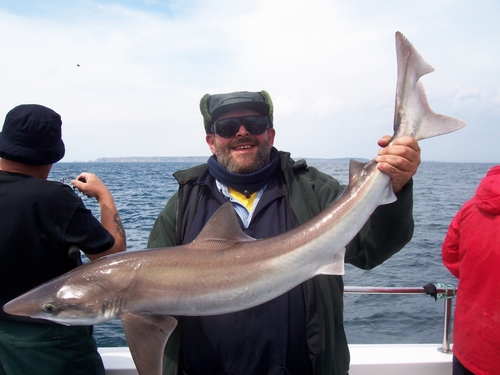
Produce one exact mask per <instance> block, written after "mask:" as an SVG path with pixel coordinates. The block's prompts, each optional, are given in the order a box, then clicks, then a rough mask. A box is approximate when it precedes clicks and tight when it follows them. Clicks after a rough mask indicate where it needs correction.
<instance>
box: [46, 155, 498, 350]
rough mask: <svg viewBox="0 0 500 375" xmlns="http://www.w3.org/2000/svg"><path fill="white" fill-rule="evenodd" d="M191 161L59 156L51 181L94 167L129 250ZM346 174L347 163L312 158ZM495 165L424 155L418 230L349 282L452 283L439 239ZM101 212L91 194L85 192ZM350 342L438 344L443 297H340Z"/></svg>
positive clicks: (110, 326)
mask: <svg viewBox="0 0 500 375" xmlns="http://www.w3.org/2000/svg"><path fill="white" fill-rule="evenodd" d="M195 164H196V163H180V162H175V163H174V162H165V163H139V162H138V163H118V162H111V163H57V164H55V165H54V166H53V169H52V172H51V174H50V176H49V179H51V180H62V179H65V178H74V177H76V176H77V175H78V174H79V173H80V172H83V171H87V172H91V173H95V174H97V175H98V176H99V177H100V178H101V180H102V181H103V182H104V183H105V184H106V186H107V187H108V188H109V190H110V191H111V193H112V194H113V196H114V198H115V202H116V205H117V207H118V210H119V213H120V217H121V219H122V222H123V225H124V227H125V230H126V232H127V249H128V250H131V249H134V250H136V249H144V248H145V247H146V243H147V239H148V236H149V232H150V230H151V227H152V225H153V223H154V221H155V219H156V217H157V216H158V214H159V213H160V211H161V210H162V209H163V207H164V206H165V204H166V202H167V200H168V199H169V198H170V197H171V196H172V194H174V193H175V191H176V190H177V183H176V181H175V179H174V178H173V176H172V174H173V172H175V171H176V170H179V169H186V168H189V167H190V166H192V165H195ZM310 164H311V165H314V166H316V167H318V168H319V169H320V170H322V171H324V172H326V173H329V174H331V175H333V176H334V177H335V178H337V179H338V180H339V181H340V182H341V183H343V184H346V183H347V181H348V178H349V177H348V175H349V173H348V169H349V167H348V162H346V161H336V160H321V161H318V162H314V163H310ZM493 165H494V164H476V163H434V162H424V163H422V164H421V166H420V167H419V170H418V172H417V174H416V175H415V177H414V193H413V195H414V218H415V232H414V235H413V239H412V241H411V242H410V243H409V244H407V245H406V246H405V247H404V248H403V249H402V250H401V251H400V252H399V253H397V254H395V255H394V256H393V257H391V258H390V259H389V260H387V261H386V262H385V263H383V264H382V265H380V266H378V267H376V268H374V269H373V270H360V269H357V268H356V267H353V266H350V265H346V274H345V276H344V281H345V285H346V286H374V287H423V286H424V285H426V284H428V283H444V284H452V285H455V286H456V285H457V280H456V279H455V278H454V277H453V276H452V275H451V274H450V273H449V272H448V270H447V269H446V268H445V267H444V266H443V264H442V262H441V244H442V241H443V239H444V237H445V235H446V231H447V229H448V225H449V223H450V221H451V220H452V218H453V216H454V215H455V213H456V212H457V211H458V210H459V209H460V207H461V206H462V204H463V203H465V201H467V200H468V199H469V198H471V197H472V195H473V194H474V192H475V190H476V188H477V185H478V183H479V181H480V180H481V178H482V177H483V176H484V175H485V174H486V172H487V171H488V170H489V168H491V167H492V166H493ZM82 199H83V201H84V202H85V204H86V206H87V207H88V208H89V209H91V210H92V212H93V213H94V214H95V215H96V217H99V208H98V204H97V202H96V201H95V199H89V198H86V197H83V196H82ZM344 303H345V306H344V308H345V309H344V318H345V328H346V332H347V338H348V341H349V342H350V343H352V344H372V343H440V342H441V341H442V339H443V310H444V303H443V300H438V301H435V300H434V298H432V297H430V296H426V295H358V294H356V295H353V294H346V295H345V298H344ZM94 332H95V337H96V340H97V343H98V345H99V346H126V345H127V343H126V340H125V336H124V334H123V330H122V327H121V323H120V321H119V320H112V321H110V322H107V323H104V324H101V325H97V326H95V331H94Z"/></svg>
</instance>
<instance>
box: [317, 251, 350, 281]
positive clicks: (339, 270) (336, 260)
mask: <svg viewBox="0 0 500 375" xmlns="http://www.w3.org/2000/svg"><path fill="white" fill-rule="evenodd" d="M344 257H345V247H343V248H342V250H340V251H339V252H338V253H337V254H335V256H334V257H333V261H332V262H331V263H329V264H327V265H326V266H323V267H321V268H320V269H319V270H318V272H316V275H343V274H344V273H345V270H344Z"/></svg>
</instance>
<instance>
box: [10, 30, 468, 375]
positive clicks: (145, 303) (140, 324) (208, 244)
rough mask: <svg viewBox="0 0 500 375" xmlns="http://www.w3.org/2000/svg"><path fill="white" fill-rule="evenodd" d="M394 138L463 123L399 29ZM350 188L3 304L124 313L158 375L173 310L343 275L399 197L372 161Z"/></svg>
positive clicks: (60, 315)
mask: <svg viewBox="0 0 500 375" xmlns="http://www.w3.org/2000/svg"><path fill="white" fill-rule="evenodd" d="M396 50H397V59H398V81H397V90H396V91H397V94H396V111H395V119H394V138H397V137H400V136H405V135H411V136H413V137H415V138H416V139H423V138H427V137H431V136H436V135H440V134H445V133H448V132H451V131H454V130H457V129H460V128H461V127H463V126H465V123H464V122H463V121H461V120H457V119H453V118H450V117H446V116H442V115H437V114H435V113H434V112H432V111H431V109H430V108H429V105H428V104H427V100H426V97H425V93H424V91H423V86H422V84H421V83H420V82H419V81H418V79H419V78H420V77H421V76H422V75H423V74H426V73H429V72H431V71H432V67H430V65H428V64H427V63H426V62H425V61H424V60H423V59H422V57H421V56H420V55H419V54H418V52H417V51H416V50H415V49H414V48H413V46H412V45H411V44H410V43H409V41H408V40H407V39H406V38H405V37H404V36H403V35H402V34H401V33H399V32H398V33H396ZM349 175H350V181H349V186H348V187H347V189H346V190H345V192H344V193H343V194H342V196H341V197H340V198H339V199H338V200H337V201H336V202H334V204H333V205H331V206H330V207H329V208H327V209H326V210H324V211H323V212H322V213H320V214H319V215H317V216H316V217H314V218H313V219H311V220H310V221H309V222H307V223H305V224H303V225H301V226H299V227H297V228H295V229H293V230H291V231H289V232H286V233H283V234H281V235H278V236H275V237H271V238H267V239H262V240H256V239H253V238H251V237H248V236H247V235H246V234H244V233H243V232H242V231H241V229H240V227H239V224H238V220H237V218H236V214H235V212H234V209H233V208H232V205H231V203H226V204H225V205H223V206H222V207H221V208H220V209H219V210H218V211H217V212H216V213H215V214H214V215H213V217H212V218H211V219H210V220H209V222H208V223H207V224H206V226H205V227H204V229H203V230H202V232H201V233H200V234H199V235H198V237H197V238H196V239H195V240H194V241H193V242H191V243H189V244H187V245H182V246H175V247H171V248H162V249H149V250H141V251H127V252H125V253H120V254H115V255H111V256H107V257H103V258H101V259H98V260H95V261H92V262H90V263H87V264H85V265H83V266H81V267H78V268H76V269H75V270H73V271H71V272H69V273H67V274H65V275H62V276H60V277H58V278H56V279H54V280H52V281H49V282H47V283H45V284H43V285H41V286H39V287H37V288H35V289H33V290H31V291H29V292H27V293H25V294H24V295H22V296H20V297H18V298H16V299H14V300H12V301H10V302H9V303H7V304H6V305H5V306H4V311H5V312H7V313H9V314H13V315H19V316H28V317H32V318H38V319H46V320H50V321H52V322H57V323H60V324H66V325H92V324H98V323H102V322H105V321H107V320H110V319H113V318H117V317H118V318H120V319H121V321H122V324H123V327H124V331H125V335H126V338H127V341H128V344H129V347H130V351H131V353H132V357H133V359H134V361H135V364H136V367H137V369H138V371H139V373H140V374H141V375H160V374H161V368H162V353H163V348H164V346H165V344H166V342H167V340H168V337H169V335H170V334H171V332H172V331H173V330H174V328H175V326H176V324H177V321H176V320H175V319H174V318H173V317H172V316H176V315H181V316H182V315H184V316H186V315H191V316H193V315H214V314H224V313H230V312H234V311H239V310H243V309H247V308H250V307H253V306H256V305H259V304H261V303H264V302H266V301H269V300H271V299H273V298H275V297H277V296H279V295H281V294H283V293H285V292H287V291H288V290H290V289H292V288H293V287H295V286H296V285H299V284H300V283H302V282H304V281H306V280H308V279H310V278H312V277H314V276H316V275H319V274H335V275H339V274H343V272H344V252H345V246H346V245H347V244H348V243H349V242H350V241H351V239H352V238H353V237H354V236H355V235H356V234H357V233H358V232H359V230H360V229H361V227H362V226H363V225H364V223H365V222H366V221H367V220H368V218H369V216H370V215H371V213H372V212H373V211H374V210H375V208H377V207H378V206H379V205H382V204H386V203H390V202H393V201H394V200H395V199H396V198H395V195H394V193H393V191H392V186H391V181H390V178H389V177H388V176H387V175H386V174H384V173H382V172H380V171H379V170H378V169H377V167H376V163H375V162H374V161H373V160H372V161H370V162H368V163H365V164H362V163H359V162H356V161H351V163H350V172H349Z"/></svg>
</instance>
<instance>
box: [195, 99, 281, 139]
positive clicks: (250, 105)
mask: <svg viewBox="0 0 500 375" xmlns="http://www.w3.org/2000/svg"><path fill="white" fill-rule="evenodd" d="M235 109H252V110H254V111H257V112H259V113H260V114H262V115H264V116H267V118H268V119H269V123H270V125H271V127H272V126H273V102H272V101H271V97H270V96H269V94H268V93H267V91H264V90H262V91H259V92H250V91H237V92H231V93H228V94H215V95H210V94H205V95H204V96H203V98H201V101H200V111H201V114H202V116H203V123H204V125H205V132H206V133H207V134H210V130H211V127H212V122H214V121H215V120H216V119H217V118H218V117H219V116H221V115H223V114H224V113H227V112H231V111H234V110H235Z"/></svg>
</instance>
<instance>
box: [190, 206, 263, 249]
mask: <svg viewBox="0 0 500 375" xmlns="http://www.w3.org/2000/svg"><path fill="white" fill-rule="evenodd" d="M249 241H255V238H252V237H250V236H248V235H247V234H245V233H244V232H243V231H242V230H241V227H240V224H239V221H238V217H237V216H236V212H235V211H234V208H233V204H232V203H231V202H226V203H224V204H223V205H222V206H221V207H220V208H219V209H218V210H217V211H216V212H215V213H214V214H213V215H212V217H211V218H210V219H209V220H208V222H207V223H206V224H205V226H204V227H203V229H202V230H201V232H200V233H199V234H198V236H197V237H196V238H195V239H194V240H193V242H191V243H190V246H191V247H194V248H197V247H200V248H203V249H206V248H207V246H206V243H207V242H210V243H211V244H210V246H209V247H208V248H209V249H214V250H222V249H226V248H228V247H230V246H232V245H233V244H234V243H235V242H249Z"/></svg>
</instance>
